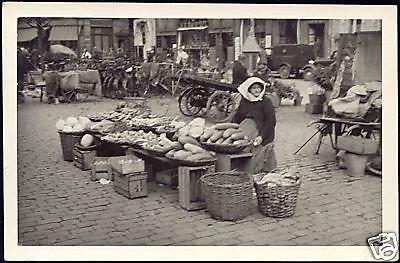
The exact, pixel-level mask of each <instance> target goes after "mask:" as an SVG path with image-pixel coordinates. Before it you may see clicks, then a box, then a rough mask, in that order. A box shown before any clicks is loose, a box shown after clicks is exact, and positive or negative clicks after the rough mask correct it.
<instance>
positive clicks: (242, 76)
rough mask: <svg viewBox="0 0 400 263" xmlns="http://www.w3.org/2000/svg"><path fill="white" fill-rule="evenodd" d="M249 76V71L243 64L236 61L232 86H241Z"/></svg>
mask: <svg viewBox="0 0 400 263" xmlns="http://www.w3.org/2000/svg"><path fill="white" fill-rule="evenodd" d="M248 77H249V75H247V69H246V67H245V66H243V64H242V63H240V62H238V61H235V62H234V63H233V68H232V84H233V86H235V87H237V86H239V85H240V84H241V83H242V82H243V81H245V80H246V79H247V78H248Z"/></svg>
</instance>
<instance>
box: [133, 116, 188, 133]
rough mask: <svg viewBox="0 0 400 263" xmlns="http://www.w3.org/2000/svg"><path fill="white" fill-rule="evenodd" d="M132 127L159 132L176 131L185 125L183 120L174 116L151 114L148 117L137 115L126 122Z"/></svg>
mask: <svg viewBox="0 0 400 263" xmlns="http://www.w3.org/2000/svg"><path fill="white" fill-rule="evenodd" d="M126 124H127V126H128V127H130V128H132V129H147V130H152V131H154V132H157V133H159V134H161V133H166V132H176V131H178V129H179V128H181V127H182V126H184V125H185V123H184V122H178V121H176V120H175V119H174V118H171V117H166V116H156V115H151V116H149V117H146V118H144V117H137V118H135V119H131V120H129V121H127V122H126Z"/></svg>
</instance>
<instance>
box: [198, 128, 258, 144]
mask: <svg viewBox="0 0 400 263" xmlns="http://www.w3.org/2000/svg"><path fill="white" fill-rule="evenodd" d="M199 140H200V141H201V142H203V143H204V142H205V143H211V144H217V145H230V146H244V145H249V144H250V140H249V138H248V137H247V136H246V135H245V133H244V132H243V130H242V129H241V127H240V125H239V124H237V123H218V124H215V125H213V126H211V127H209V128H206V129H205V131H204V132H203V133H202V134H201V136H200V138H199Z"/></svg>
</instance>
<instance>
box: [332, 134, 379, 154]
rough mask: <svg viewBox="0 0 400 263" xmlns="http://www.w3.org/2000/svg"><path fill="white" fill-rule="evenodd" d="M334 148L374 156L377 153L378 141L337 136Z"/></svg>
mask: <svg viewBox="0 0 400 263" xmlns="http://www.w3.org/2000/svg"><path fill="white" fill-rule="evenodd" d="M336 147H337V149H339V150H345V151H346V152H350V153H355V154H375V153H377V152H378V148H379V141H378V140H373V139H369V138H363V137H359V136H339V137H338V142H337V146H336Z"/></svg>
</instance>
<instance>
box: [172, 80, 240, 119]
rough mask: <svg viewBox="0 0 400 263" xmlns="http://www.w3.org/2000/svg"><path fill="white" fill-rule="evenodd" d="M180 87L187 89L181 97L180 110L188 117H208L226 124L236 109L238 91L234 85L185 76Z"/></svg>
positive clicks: (179, 100)
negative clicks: (235, 94)
mask: <svg viewBox="0 0 400 263" xmlns="http://www.w3.org/2000/svg"><path fill="white" fill-rule="evenodd" d="M179 82H181V83H180V85H182V86H186V87H187V88H186V89H185V90H184V91H183V92H182V93H181V95H180V96H179V99H178V102H179V109H180V111H181V112H182V114H184V115H186V116H197V117H200V116H207V117H209V118H210V119H211V120H213V121H215V122H224V121H227V120H228V119H230V118H231V117H232V114H233V113H234V110H235V109H236V103H235V97H234V96H233V95H232V94H233V93H234V92H236V89H235V88H234V87H233V86H232V84H229V83H224V82H220V81H217V80H214V79H209V78H205V77H199V76H196V75H192V74H183V75H181V76H180V79H179Z"/></svg>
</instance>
